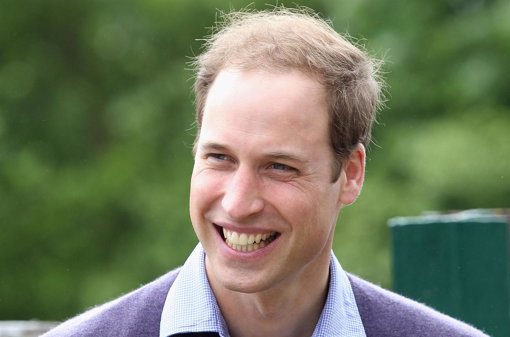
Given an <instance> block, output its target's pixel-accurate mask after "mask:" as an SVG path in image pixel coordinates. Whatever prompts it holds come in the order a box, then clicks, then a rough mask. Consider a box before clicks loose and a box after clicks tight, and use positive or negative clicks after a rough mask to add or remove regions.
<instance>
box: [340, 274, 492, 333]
mask: <svg viewBox="0 0 510 337" xmlns="http://www.w3.org/2000/svg"><path fill="white" fill-rule="evenodd" d="M349 280H350V282H351V286H352V290H353V293H354V297H355V299H356V304H357V306H358V310H359V313H360V316H361V320H362V322H363V326H364V328H365V331H366V334H367V337H371V336H377V337H385V336H392V337H395V336H417V337H433V336H434V337H435V336H447V337H461V336H464V337H482V336H487V335H486V334H484V333H482V332H481V331H479V330H477V329H475V328H473V327H471V326H469V325H467V324H465V323H463V322H461V321H458V320H456V319H453V318H451V317H449V316H446V315H444V314H441V313H439V312H438V311H436V310H434V309H432V308H429V307H427V306H425V305H423V304H421V303H418V302H415V301H413V300H410V299H408V298H405V297H403V296H400V295H398V294H396V293H392V292H390V291H388V290H385V289H383V288H381V287H379V286H376V285H374V284H372V283H370V282H367V281H364V280H362V279H360V278H358V277H356V276H353V275H351V274H349Z"/></svg>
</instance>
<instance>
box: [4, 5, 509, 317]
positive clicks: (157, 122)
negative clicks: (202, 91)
mask: <svg viewBox="0 0 510 337" xmlns="http://www.w3.org/2000/svg"><path fill="white" fill-rule="evenodd" d="M248 3H250V1H220V0H215V1H206V0H197V1H177V0H173V1H172V0H166V1H162V0H159V1H158V0H152V1H141V0H138V1H119V0H116V1H108V2H106V1H99V0H96V1H72V2H64V1H58V0H46V1H35V0H34V1H27V0H25V1H13V0H5V1H2V2H1V4H0V22H2V24H1V25H0V229H1V231H0V319H30V318H39V319H48V320H61V319H63V318H65V317H68V316H71V315H73V314H75V313H77V312H79V311H82V310H83V309H84V308H86V307H88V306H90V305H93V304H97V303H101V302H104V301H106V300H108V299H110V298H113V297H116V296H118V295H119V294H120V293H122V292H126V291H128V290H130V289H133V288H135V287H137V286H138V285H139V284H140V283H144V282H147V281H149V280H152V279H154V278H155V277H156V276H157V275H160V274H163V273H164V272H165V271H167V270H169V269H171V268H173V267H176V266H178V265H180V264H182V263H183V262H184V259H185V258H186V257H187V256H188V254H189V252H190V251H191V250H192V249H193V247H194V245H195V244H196V242H197V240H196V238H195V235H194V233H193V230H192V227H191V225H190V222H189V217H188V183H189V177H190V174H191V168H192V156H191V146H192V142H193V136H194V134H193V133H194V129H193V128H192V121H193V114H194V108H193V104H192V100H193V97H192V94H191V85H192V80H191V77H192V73H191V72H190V71H187V70H186V68H187V65H186V62H187V61H188V60H189V59H188V57H189V56H192V55H194V54H195V53H198V51H199V49H200V41H197V39H200V38H201V37H202V36H204V35H205V34H207V32H208V31H207V29H204V27H210V26H212V24H213V21H214V19H215V15H216V8H218V9H221V10H228V9H229V8H231V7H233V8H241V7H244V6H246V5H247V4H248ZM292 3H295V1H293V2H292ZM299 3H300V4H303V5H307V6H310V7H312V8H314V9H315V10H317V11H319V12H321V13H322V14H323V15H324V16H326V17H329V18H331V19H332V20H333V22H334V26H335V28H336V29H337V30H338V31H340V32H344V31H347V32H349V34H350V35H351V36H352V37H353V38H354V39H356V40H359V41H360V43H364V44H366V46H367V49H368V50H369V51H370V52H371V53H375V54H376V55H380V57H382V58H384V59H386V61H387V65H386V68H385V71H386V79H387V81H388V90H387V91H388V95H387V96H388V102H387V109H385V110H384V111H383V112H382V114H381V115H380V118H379V122H380V124H379V126H378V127H377V128H376V130H375V139H376V146H373V147H372V150H371V151H370V152H369V161H368V167H367V180H366V185H365V190H364V191H363V193H362V195H361V197H360V199H359V200H358V202H357V203H356V204H355V205H354V206H351V207H348V208H346V209H345V210H344V211H343V214H342V216H341V218H340V224H339V226H338V229H337V233H336V239H335V251H336V252H337V254H338V255H339V258H340V259H341V261H342V263H343V265H344V267H345V268H346V269H347V270H349V271H353V272H354V273H357V274H360V275H361V276H363V277H366V278H368V279H370V280H372V281H375V282H379V283H381V284H383V285H384V286H386V287H390V286H391V284H390V265H389V254H388V229H387V227H386V221H387V220H388V218H390V217H393V216H400V215H415V214H418V213H420V212H422V211H424V210H449V209H465V208H474V207H504V206H508V205H507V204H505V203H506V202H508V199H509V197H510V183H509V182H510V177H509V174H508V172H510V161H509V160H508V159H507V153H510V135H509V133H508V130H510V113H509V110H510V98H509V97H510V96H508V92H510V79H508V76H506V74H507V73H508V72H509V71H510V69H509V68H510V62H508V61H507V60H508V55H509V54H510V38H509V37H510V23H509V21H508V20H507V19H506V18H508V17H509V16H510V4H508V3H507V2H506V1H503V0H495V1H482V0H478V1H474V0H473V1H459V0H450V1H446V2H445V1H431V2H423V3H420V2H418V3H416V2H408V1H404V0H397V1H394V0H393V1H389V0H384V1H378V2H369V1H366V0H364V1H361V0H360V1H356V2H354V1H328V0H322V1H315V2H312V1H300V2H299ZM288 5H289V6H291V4H290V3H289V4H288ZM252 6H253V7H256V8H266V7H267V6H265V5H259V4H254V5H252Z"/></svg>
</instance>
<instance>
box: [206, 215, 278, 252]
mask: <svg viewBox="0 0 510 337" xmlns="http://www.w3.org/2000/svg"><path fill="white" fill-rule="evenodd" d="M213 226H214V229H215V232H216V239H217V241H218V247H219V250H220V251H221V253H222V254H223V255H225V256H226V257H227V258H229V259H235V260H244V261H250V260H254V259H260V258H263V257H265V256H267V255H268V254H270V253H271V251H273V249H275V248H276V246H277V245H278V243H279V238H280V236H281V234H280V233H279V232H276V233H277V234H276V237H275V238H274V239H273V241H271V242H270V243H269V244H268V245H267V246H265V247H263V248H259V249H257V250H254V251H251V252H248V251H246V252H242V251H238V250H235V249H233V248H231V247H229V246H228V245H227V243H226V241H225V239H224V238H223V234H222V232H223V228H225V229H228V230H230V231H235V232H238V233H246V234H258V233H269V232H275V231H274V230H265V229H260V228H246V227H243V228H242V229H241V228H239V227H237V226H233V225H229V224H218V223H213Z"/></svg>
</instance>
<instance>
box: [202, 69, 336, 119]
mask: <svg viewBox="0 0 510 337" xmlns="http://www.w3.org/2000/svg"><path fill="white" fill-rule="evenodd" d="M220 115H221V116H222V117H227V116H225V115H228V117H229V118H234V119H236V120H237V122H241V121H242V120H244V121H248V122H250V123H253V122H264V121H266V122H269V121H271V122H274V121H276V120H277V121H278V124H286V123H293V124H295V123H298V124H305V125H310V123H311V122H313V121H317V122H322V120H323V119H326V120H327V119H328V114H327V105H326V93H325V89H324V88H323V86H322V85H321V84H320V83H319V82H318V81H316V80H315V79H313V78H312V77H310V76H308V75H306V74H304V73H302V72H299V71H295V70H290V71H286V72H276V73H271V72H269V71H265V70H237V69H226V70H223V71H221V72H220V73H219V74H218V76H217V78H216V80H215V81H214V82H213V84H212V86H211V88H210V91H209V94H208V96H207V100H206V102H205V106H204V119H205V120H206V122H207V120H210V119H217V118H219V117H220ZM314 124H316V123H312V125H310V126H314Z"/></svg>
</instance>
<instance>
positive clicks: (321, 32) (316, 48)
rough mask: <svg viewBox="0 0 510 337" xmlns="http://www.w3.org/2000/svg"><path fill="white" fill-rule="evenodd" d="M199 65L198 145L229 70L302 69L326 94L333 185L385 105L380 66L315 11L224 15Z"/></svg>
mask: <svg viewBox="0 0 510 337" xmlns="http://www.w3.org/2000/svg"><path fill="white" fill-rule="evenodd" d="M222 18H223V20H221V22H220V23H219V24H218V27H217V28H216V30H215V31H214V32H213V34H212V35H211V36H210V37H209V38H208V39H206V42H205V44H204V47H205V48H204V52H203V53H202V54H201V55H199V56H198V57H197V58H196V59H195V60H194V66H195V70H196V79H195V86H194V89H195V104H196V122H197V127H198V130H197V132H198V133H197V139H198V137H199V135H200V127H201V123H202V115H203V110H204V106H205V102H206V99H207V94H208V92H209V89H210V87H211V85H212V84H213V82H214V80H215V78H216V76H217V75H218V73H219V72H220V71H222V70H223V69H225V68H228V67H233V68H238V69H247V70H252V69H266V70H277V71H285V70H288V69H296V70H299V71H302V72H304V73H306V74H309V75H311V76H313V77H314V78H316V79H317V80H318V81H319V82H320V83H321V84H322V85H323V86H324V88H325V89H326V92H327V100H328V102H327V103H328V105H329V113H330V134H329V137H330V141H331V147H332V150H333V152H334V154H335V159H336V160H335V165H334V167H333V180H336V179H338V177H339V174H340V169H341V167H342V162H343V161H344V160H345V159H346V158H348V156H349V155H350V153H351V152H352V150H353V149H354V147H355V146H357V145H358V144H359V143H361V144H363V145H364V146H365V147H368V145H369V143H370V141H371V130H372V124H373V123H374V121H375V117H376V111H377V109H378V106H379V105H380V102H381V97H382V95H381V86H382V81H381V80H380V79H379V76H378V72H379V66H380V62H379V61H377V60H375V59H373V58H371V57H369V56H368V55H367V54H366V53H365V52H363V51H362V50H361V48H359V47H356V46H355V45H354V44H353V43H351V42H349V41H348V40H347V39H346V38H344V37H342V36H341V35H340V34H338V33H337V32H336V31H335V30H334V29H333V28H332V27H331V25H330V23H329V22H327V21H325V20H323V19H321V18H320V17H319V16H318V15H317V14H315V13H313V12H312V11H311V10H309V9H302V8H301V9H288V8H283V7H277V8H274V9H272V10H267V11H260V12H251V11H240V12H231V13H227V14H223V15H222Z"/></svg>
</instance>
